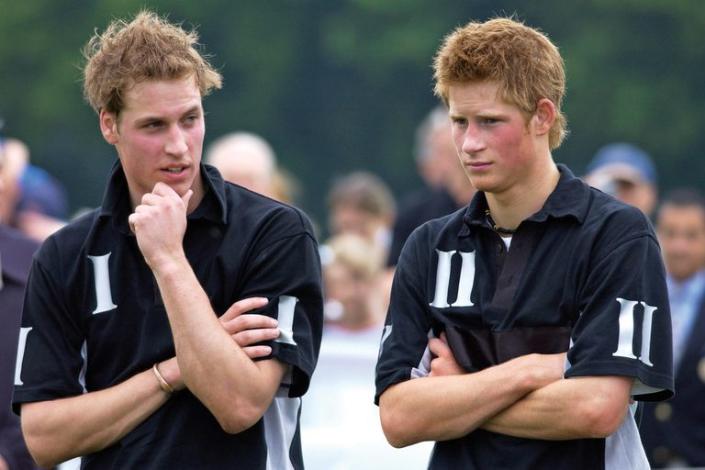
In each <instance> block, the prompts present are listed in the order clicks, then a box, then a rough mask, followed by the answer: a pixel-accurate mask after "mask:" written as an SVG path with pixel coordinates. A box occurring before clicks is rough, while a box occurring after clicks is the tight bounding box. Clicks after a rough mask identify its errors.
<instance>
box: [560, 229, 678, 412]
mask: <svg viewBox="0 0 705 470" xmlns="http://www.w3.org/2000/svg"><path fill="white" fill-rule="evenodd" d="M649 232H650V231H649ZM649 232H646V233H643V234H641V235H634V236H633V237H632V238H631V239H627V240H626V241H623V242H620V243H618V244H617V245H616V247H615V248H613V249H611V250H609V251H608V252H605V253H603V255H602V256H600V257H599V258H598V259H597V260H595V263H594V264H593V268H592V269H591V271H590V273H589V274H588V276H587V279H586V282H585V284H584V287H583V288H582V289H581V291H580V294H579V295H580V299H579V300H578V305H579V310H580V316H579V318H578V320H577V322H576V324H575V326H574V328H573V335H572V344H571V347H570V350H569V351H568V361H569V363H570V367H569V368H568V370H567V371H566V377H576V376H591V375H596V376H604V375H616V376H627V377H633V378H634V379H635V381H634V387H633V389H632V394H633V395H634V396H635V397H636V398H637V399H640V400H647V401H650V400H661V399H666V398H668V397H670V396H671V395H673V388H674V387H673V371H672V347H671V317H670V310H669V303H668V294H667V290H666V281H665V270H664V267H663V263H662V261H661V254H660V250H659V247H658V244H657V242H656V239H655V238H654V236H653V235H652V234H651V233H649Z"/></svg>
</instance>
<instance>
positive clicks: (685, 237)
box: [657, 204, 705, 281]
mask: <svg viewBox="0 0 705 470" xmlns="http://www.w3.org/2000/svg"><path fill="white" fill-rule="evenodd" d="M657 233H658V238H659V242H660V244H661V249H662V250H663V258H664V262H665V264H666V270H667V271H668V273H669V274H670V275H671V276H672V277H673V278H674V279H675V280H677V281H684V280H686V279H688V278H689V277H691V276H692V275H693V274H695V273H696V272H698V271H699V270H700V269H702V268H703V267H705V212H704V211H703V209H701V208H700V207H698V206H694V205H693V206H676V205H668V204H667V205H664V206H663V207H662V208H661V210H660V211H659V215H658V220H657Z"/></svg>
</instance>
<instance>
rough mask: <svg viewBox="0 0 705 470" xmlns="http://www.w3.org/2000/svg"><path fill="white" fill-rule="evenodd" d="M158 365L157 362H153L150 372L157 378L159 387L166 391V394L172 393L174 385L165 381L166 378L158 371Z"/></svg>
mask: <svg viewBox="0 0 705 470" xmlns="http://www.w3.org/2000/svg"><path fill="white" fill-rule="evenodd" d="M158 365H159V363H158V362H155V363H154V365H153V366H152V372H154V376H155V377H156V378H157V382H159V388H161V389H162V390H163V391H164V392H166V393H168V394H172V393H174V387H172V386H171V385H169V382H167V381H166V379H165V378H164V377H163V376H162V374H161V373H160V372H159V366H158Z"/></svg>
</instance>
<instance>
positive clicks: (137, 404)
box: [21, 298, 279, 467]
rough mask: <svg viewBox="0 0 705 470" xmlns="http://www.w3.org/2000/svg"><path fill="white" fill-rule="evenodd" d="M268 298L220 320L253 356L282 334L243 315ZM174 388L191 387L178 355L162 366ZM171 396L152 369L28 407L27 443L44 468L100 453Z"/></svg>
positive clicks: (270, 323)
mask: <svg viewBox="0 0 705 470" xmlns="http://www.w3.org/2000/svg"><path fill="white" fill-rule="evenodd" d="M265 303H266V301H264V300H263V299H257V298H252V299H244V300H241V301H239V302H236V303H235V304H233V305H232V306H231V307H230V309H228V311H227V312H226V313H225V314H224V315H223V316H222V317H221V318H220V324H221V327H222V329H223V330H224V331H225V332H226V333H227V334H228V335H230V337H231V338H232V339H233V340H234V341H235V342H237V343H238V344H239V345H240V346H241V347H242V348H243V350H244V351H245V352H246V353H247V354H248V355H249V357H251V358H258V357H263V356H266V355H269V354H270V352H271V349H270V348H269V346H262V345H257V344H256V343H259V342H261V341H266V340H271V339H274V338H276V336H277V335H278V334H279V330H278V329H277V328H276V321H275V320H273V319H272V318H269V317H266V316H264V315H256V314H250V315H242V314H243V313H245V312H247V311H249V310H252V309H255V308H259V307H261V306H262V305H264V304H265ZM159 370H160V372H161V373H162V376H163V377H164V378H165V379H166V380H167V382H168V383H169V384H170V385H171V386H172V387H173V388H174V390H176V391H178V390H182V389H183V388H184V387H185V385H184V382H183V380H182V379H181V372H180V370H179V365H178V363H177V361H176V358H175V357H173V358H171V359H169V360H167V361H164V362H161V363H160V364H159ZM168 399H169V395H168V394H167V393H165V392H164V391H162V390H161V389H160V388H159V382H158V381H157V379H156V377H155V376H154V373H153V372H152V370H151V369H150V370H146V371H143V372H140V373H139V374H136V375H135V376H133V377H131V378H130V379H128V380H126V381H125V382H122V383H120V384H118V385H115V386H113V387H110V388H107V389H104V390H100V391H96V392H90V393H86V394H84V395H78V396H75V397H70V398H61V399H57V400H48V401H42V402H34V403H24V404H23V405H22V414H21V419H22V430H23V433H24V437H25V441H26V443H27V447H28V449H29V451H30V453H31V454H32V456H33V458H34V459H35V460H36V461H37V462H38V463H39V464H40V465H41V466H42V467H52V466H54V465H56V464H58V463H60V462H63V461H66V460H68V459H71V458H73V457H77V456H80V455H86V454H88V453H92V452H97V451H99V450H101V449H104V448H106V447H109V446H110V445H112V444H113V443H115V442H117V441H118V440H119V439H121V438H122V437H123V436H125V435H126V434H127V433H128V432H130V431H131V430H132V429H134V428H135V427H136V426H137V425H139V424H140V423H142V422H143V421H144V420H145V419H147V418H148V417H149V416H150V415H151V414H152V413H154V412H155V411H156V410H157V409H159V407H161V406H162V405H163V404H164V403H166V401H167V400H168Z"/></svg>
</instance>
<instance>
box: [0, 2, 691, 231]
mask: <svg viewBox="0 0 705 470" xmlns="http://www.w3.org/2000/svg"><path fill="white" fill-rule="evenodd" d="M145 5H146V6H147V7H149V8H152V9H155V10H156V11H158V12H160V13H161V14H168V16H169V17H170V18H171V19H172V20H175V21H183V22H184V24H185V25H186V26H196V27H198V30H199V32H200V35H201V40H202V42H203V43H204V44H205V45H206V47H205V49H206V51H207V52H209V53H211V54H213V63H214V64H215V65H216V66H217V67H218V68H219V69H220V70H221V71H222V73H223V75H224V77H225V87H224V89H223V90H221V91H219V92H216V93H215V94H214V95H212V96H211V97H209V98H207V100H206V102H205V104H206V110H207V112H208V137H207V142H210V141H211V140H212V139H214V138H216V137H217V136H219V135H221V134H223V133H225V132H230V131H233V130H237V129H246V130H251V131H254V132H258V133H260V134H262V135H263V136H264V137H265V138H267V139H269V140H270V141H271V142H272V143H273V146H274V148H275V149H276V151H277V153H278V155H279V158H280V160H281V161H282V163H283V165H284V166H285V167H286V168H288V169H289V170H290V171H291V172H292V173H294V174H295V175H296V176H297V178H298V179H299V180H300V182H301V184H302V186H303V190H304V194H303V198H302V200H301V201H300V202H301V203H302V205H303V206H304V207H306V208H307V209H309V210H311V211H312V212H313V213H314V214H315V215H316V216H317V218H318V219H319V220H320V221H321V222H323V218H324V213H325V205H324V202H323V201H324V199H325V198H324V196H325V192H326V191H327V189H328V187H329V184H330V181H331V180H332V178H334V177H335V176H336V175H340V174H343V173H344V172H347V171H350V170H353V169H370V170H372V171H374V172H377V173H378V174H380V175H381V176H382V177H383V178H384V179H385V180H386V181H387V182H388V183H390V185H391V186H392V187H393V189H395V191H396V192H397V193H401V192H404V191H407V190H410V189H412V188H413V187H414V186H415V185H418V184H419V179H418V177H417V176H416V174H415V168H414V163H413V158H412V157H411V155H412V153H411V150H412V145H413V132H414V129H415V126H416V125H417V123H418V122H419V121H420V120H421V119H422V117H423V116H424V114H425V113H426V112H427V111H428V110H429V109H430V108H431V107H432V106H433V105H434V104H435V103H436V99H435V98H434V97H433V96H432V92H431V89H432V79H431V61H432V56H433V54H434V52H435V50H436V49H437V47H438V45H439V44H440V42H441V40H442V38H443V36H444V35H445V34H447V33H448V32H450V31H451V30H452V29H453V28H454V27H456V26H459V25H462V24H464V23H465V22H466V21H468V20H469V19H470V18H475V19H478V20H483V19H486V18H488V17H490V16H494V15H496V14H513V13H515V14H516V15H517V16H518V17H519V18H520V19H523V20H525V21H526V22H527V23H528V24H531V25H534V26H538V27H540V28H541V29H543V30H544V31H545V32H547V33H548V34H549V35H550V36H551V38H552V39H553V40H554V41H556V42H557V43H558V44H559V46H560V49H561V52H562V53H563V55H564V58H565V61H566V67H567V71H568V95H567V99H566V103H565V110H566V112H567V114H568V119H569V123H570V128H571V132H572V133H571V136H570V137H569V139H568V140H567V141H566V143H565V144H564V146H563V147H562V148H561V149H559V150H558V151H557V152H556V158H557V159H559V160H562V161H565V162H567V163H568V164H569V165H571V166H573V167H574V169H575V170H576V171H577V172H578V173H580V172H581V171H582V170H583V168H584V165H585V164H586V163H587V161H588V160H589V159H590V157H591V155H592V154H593V153H594V151H595V150H596V149H597V148H598V147H599V146H601V145H602V144H604V143H606V142H609V141H614V140H628V141H632V142H634V143H636V144H638V145H640V146H642V147H643V148H645V149H646V150H647V151H649V152H650V153H651V154H652V155H653V156H654V157H655V159H656V160H657V164H658V167H659V170H660V171H661V174H662V186H664V187H665V188H668V187H673V186H676V185H681V184H689V185H695V186H701V187H704V185H703V183H702V182H703V181H705V165H700V164H699V156H700V153H702V149H703V148H705V137H704V134H705V133H703V132H702V131H701V129H703V128H705V113H703V112H702V109H703V107H704V106H703V104H704V103H705V87H704V86H703V84H705V42H704V41H702V31H705V3H703V2H701V1H700V0H670V1H666V0H620V1H618V2H614V1H608V0H593V1H589V2H588V1H585V2H561V1H558V0H534V1H522V2H517V1H489V0H437V1H433V2H429V1H422V0H396V1H382V0H270V1H265V2H261V1H254V0H241V1H237V2H226V1H222V0H221V1H216V0H201V1H199V2H194V1H193V0H176V1H174V0H172V1H169V2H167V1H156V0H155V1H149V2H146V3H145V1H144V0H141V1H136V0H100V1H94V2H86V1H78V2H76V1H73V2H72V1H68V0H51V1H49V0H25V1H23V2H10V0H0V70H2V73H0V115H2V116H4V118H5V121H6V129H5V131H6V132H7V133H8V134H12V135H15V136H17V137H20V138H22V139H24V140H25V141H27V142H28V143H29V144H30V146H31V148H32V152H33V154H32V158H33V161H35V162H36V163H38V164H40V165H41V166H44V167H45V168H47V169H49V170H50V171H51V172H53V173H54V174H55V175H57V176H58V177H59V178H60V179H62V180H63V181H64V182H65V183H66V184H67V186H68V187H69V188H70V189H71V191H70V194H71V202H72V205H73V206H74V207H78V206H83V205H96V204H98V202H99V200H100V196H101V194H102V191H103V184H104V179H105V174H106V173H107V171H108V168H109V167H110V165H111V163H112V161H113V159H114V151H113V150H112V149H111V148H110V147H109V146H107V144H105V143H104V142H102V140H101V138H100V136H99V133H98V127H97V121H96V118H95V115H94V113H93V112H92V110H90V108H89V107H88V106H87V105H86V104H85V103H84V102H83V100H82V97H81V87H80V78H81V72H80V66H81V63H82V58H81V56H80V49H81V47H82V45H83V44H84V43H85V41H86V40H87V39H88V37H89V36H90V34H91V33H92V32H93V31H94V30H95V29H96V28H98V29H99V30H102V29H103V28H104V27H105V26H106V25H107V23H108V22H109V21H110V19H112V18H123V17H129V16H131V15H133V14H134V13H135V12H136V11H138V10H139V9H140V8H141V7H143V6H145Z"/></svg>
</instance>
